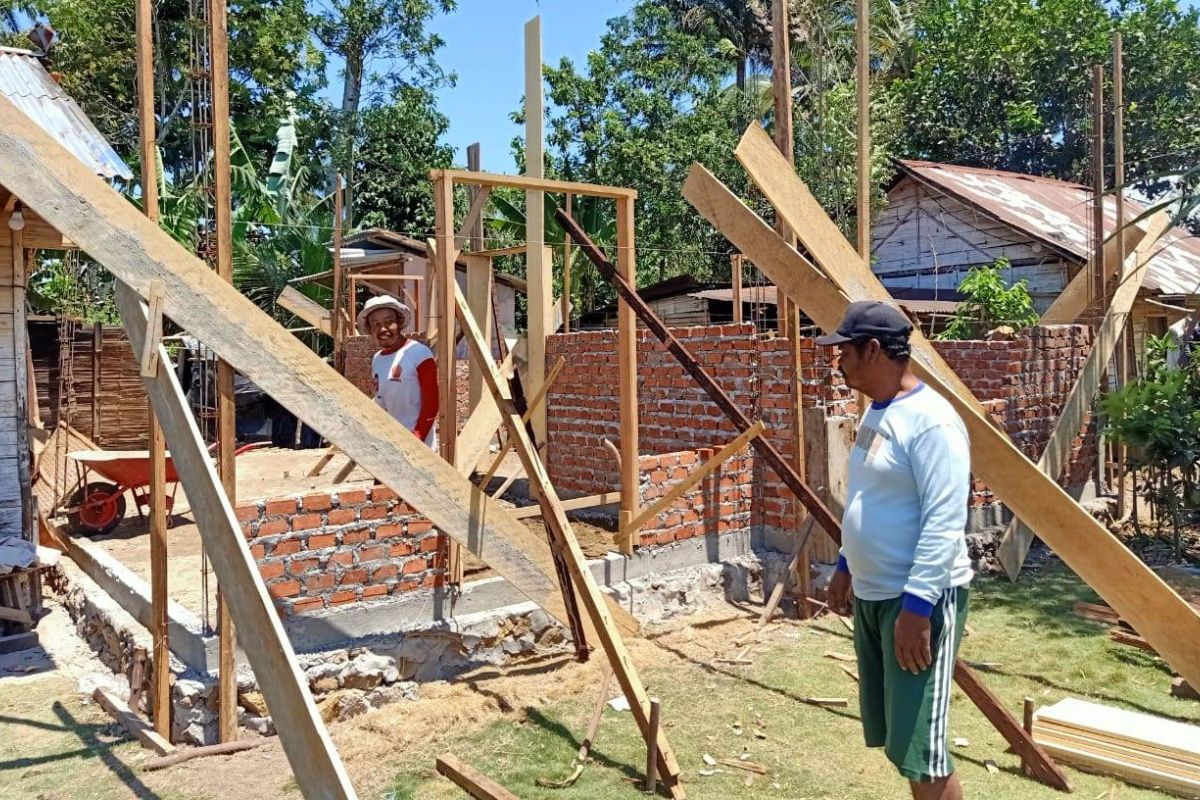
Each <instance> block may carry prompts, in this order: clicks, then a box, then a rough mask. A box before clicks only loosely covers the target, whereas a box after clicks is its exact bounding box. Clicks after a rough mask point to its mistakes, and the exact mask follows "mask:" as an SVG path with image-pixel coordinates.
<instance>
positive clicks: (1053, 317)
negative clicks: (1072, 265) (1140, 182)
mask: <svg viewBox="0 0 1200 800" xmlns="http://www.w3.org/2000/svg"><path fill="white" fill-rule="evenodd" d="M1150 219H1151V218H1150V217H1147V218H1146V219H1143V220H1140V221H1138V222H1137V223H1136V224H1128V223H1127V224H1126V225H1125V226H1124V227H1123V228H1122V229H1121V230H1122V231H1123V232H1124V243H1123V244H1122V243H1120V242H1119V240H1118V238H1117V237H1115V236H1114V237H1109V239H1108V241H1107V242H1105V243H1104V250H1105V252H1104V264H1105V266H1106V267H1107V269H1108V270H1110V272H1109V274H1108V276H1107V277H1108V278H1112V277H1113V276H1115V275H1116V273H1117V270H1119V269H1121V266H1122V265H1123V264H1124V263H1125V262H1126V261H1127V260H1128V258H1129V256H1130V255H1132V253H1133V252H1134V250H1135V249H1137V247H1138V246H1139V245H1140V244H1141V242H1142V241H1143V239H1145V237H1146V236H1147V235H1148V225H1149V223H1150ZM1090 280H1091V276H1090V275H1088V271H1087V270H1086V269H1083V270H1080V271H1079V272H1078V273H1076V275H1075V277H1074V278H1072V279H1071V280H1070V282H1068V283H1067V286H1066V288H1065V289H1063V290H1062V291H1061V292H1060V293H1059V295H1058V297H1056V298H1054V302H1053V303H1051V304H1050V308H1048V309H1046V313H1045V314H1042V318H1041V319H1040V320H1038V324H1039V325H1074V324H1075V322H1076V321H1077V320H1078V319H1079V317H1080V315H1082V314H1083V312H1084V311H1086V310H1087V307H1088V303H1089V302H1091V299H1092V298H1091V294H1092V287H1091V284H1090V283H1089V281H1090Z"/></svg>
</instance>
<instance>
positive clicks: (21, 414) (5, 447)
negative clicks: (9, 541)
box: [0, 215, 29, 536]
mask: <svg viewBox="0 0 1200 800" xmlns="http://www.w3.org/2000/svg"><path fill="white" fill-rule="evenodd" d="M4 223H5V224H3V227H0V237H2V239H3V241H4V242H5V244H4V245H0V536H9V535H11V536H23V535H24V534H25V529H26V524H25V523H26V520H25V514H24V511H23V503H22V498H23V494H22V487H23V485H24V488H25V489H26V491H27V490H28V480H29V474H28V466H27V465H28V447H27V446H26V444H25V441H26V439H25V424H26V423H25V407H24V402H23V401H24V396H25V393H24V392H20V393H18V391H17V379H18V377H22V378H23V377H24V374H25V370H24V368H23V367H24V358H25V353H24V350H21V351H20V352H18V349H17V344H18V337H17V336H16V330H17V325H18V324H24V315H23V314H21V317H22V318H21V319H20V320H18V319H17V313H16V312H17V310H18V309H17V308H16V305H15V302H14V301H15V300H16V299H17V288H16V287H17V285H18V283H19V279H18V277H17V276H16V274H15V270H14V265H13V250H12V248H11V247H9V246H8V244H7V243H8V242H9V241H11V239H10V231H9V229H8V225H7V215H5V216H4ZM21 277H22V278H23V277H24V276H21ZM21 303H22V305H23V298H21ZM18 358H20V359H21V360H22V361H21V363H22V367H21V368H18V366H17V359H18ZM18 396H19V397H20V399H18Z"/></svg>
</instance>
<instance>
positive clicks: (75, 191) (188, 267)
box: [0, 97, 637, 632]
mask: <svg viewBox="0 0 1200 800" xmlns="http://www.w3.org/2000/svg"><path fill="white" fill-rule="evenodd" d="M24 120H25V116H24V114H23V112H21V111H20V110H19V109H18V108H16V107H15V106H14V105H13V104H12V103H11V102H10V101H9V100H8V99H7V98H4V97H0V185H4V186H6V187H8V188H10V189H13V190H14V191H17V192H19V193H20V194H21V196H22V197H25V196H28V197H31V198H34V199H35V200H36V202H38V203H39V204H43V205H44V207H45V209H46V210H47V211H48V212H49V213H52V214H53V215H54V223H55V225H56V226H58V227H60V228H62V229H63V230H64V231H66V232H69V235H71V236H72V238H74V239H77V240H79V241H80V242H81V246H82V247H84V248H85V249H86V250H87V252H88V253H89V254H90V255H91V256H92V257H93V258H95V259H97V260H98V261H99V262H100V263H101V264H103V265H104V266H105V267H107V269H108V270H109V271H110V272H112V273H113V274H114V275H115V276H116V277H118V278H120V279H121V280H122V281H124V282H126V283H128V284H130V285H131V287H132V288H134V290H135V291H140V292H145V291H146V290H147V287H148V285H149V282H150V281H151V280H153V279H154V278H160V279H162V280H163V282H164V283H165V284H166V288H167V291H166V295H165V296H164V308H165V311H166V314H167V316H168V317H170V318H171V319H172V320H173V321H174V322H176V323H177V324H179V325H180V327H182V328H184V329H185V330H187V331H188V332H189V333H191V334H192V335H194V336H196V337H197V338H199V339H200V340H201V341H203V342H204V343H205V344H206V345H208V346H209V347H211V348H212V349H213V350H214V351H216V352H217V353H218V354H219V355H220V356H221V357H222V358H225V359H226V360H228V361H229V362H230V363H231V364H232V365H233V366H234V367H235V368H236V369H237V370H238V371H239V372H241V373H242V374H243V375H245V376H246V377H247V378H249V379H250V380H252V381H254V383H256V384H257V385H258V386H260V387H262V389H263V390H264V391H266V392H268V393H270V395H271V396H272V397H273V398H274V399H275V400H276V401H278V402H279V403H280V404H281V405H282V406H283V407H284V408H287V409H288V410H289V411H291V412H292V413H293V414H295V415H296V416H297V417H298V418H300V419H301V420H302V421H304V422H305V423H307V424H308V425H309V426H310V427H313V428H314V429H316V430H318V431H320V432H321V433H322V435H324V436H325V438H326V439H328V440H329V441H330V442H332V443H334V444H336V445H338V446H339V447H340V448H341V449H342V451H343V452H344V453H345V454H346V455H347V456H348V457H350V458H352V459H354V460H355V461H357V462H358V463H359V465H360V466H362V467H363V468H364V469H366V470H367V471H368V472H370V473H371V474H373V475H375V476H377V477H378V478H379V479H380V480H381V481H383V482H384V483H385V484H386V485H389V486H394V487H399V488H400V489H401V490H402V491H403V493H404V499H405V501H406V502H407V503H409V504H410V505H412V506H413V507H414V508H415V509H416V510H417V511H419V512H420V513H421V514H423V515H425V516H426V517H427V518H428V519H429V520H430V521H431V522H432V523H433V524H434V525H435V526H436V527H437V528H438V529H439V530H442V531H445V532H447V533H449V534H450V535H451V536H454V537H461V540H462V541H463V542H464V544H465V545H466V546H467V548H468V549H469V550H470V551H471V552H473V553H474V554H475V555H476V556H478V557H479V558H480V559H481V560H482V561H484V562H485V563H487V564H488V565H490V566H491V567H493V568H494V569H495V570H496V571H497V572H498V573H499V574H501V575H502V576H504V577H506V578H507V579H508V580H509V581H511V582H512V584H513V586H514V587H515V588H516V589H517V590H518V591H521V592H522V593H523V594H525V596H526V597H528V598H529V599H530V600H531V601H533V602H535V603H537V604H538V605H541V606H542V607H543V608H544V609H546V611H547V612H548V613H550V614H551V615H552V616H554V617H555V618H556V619H560V620H563V621H566V613H565V610H564V608H563V604H562V599H561V597H560V596H559V592H558V589H557V587H556V583H555V580H554V578H553V577H552V576H553V575H554V567H553V562H552V559H551V555H550V548H549V547H548V546H547V545H546V543H545V541H544V540H543V539H542V538H541V537H539V536H537V535H536V534H535V533H534V532H533V531H530V530H529V529H528V528H527V527H526V526H525V524H524V523H522V522H521V521H520V520H516V519H514V518H513V517H512V515H511V513H510V512H509V511H508V510H507V509H504V508H503V507H502V506H500V505H499V504H497V503H490V502H489V501H488V498H487V496H486V495H484V493H483V492H481V491H480V490H479V489H478V488H477V487H475V486H473V485H472V484H471V483H469V482H468V481H467V480H465V479H464V478H462V477H461V476H460V475H459V474H458V473H457V471H456V470H455V469H454V468H453V467H451V466H450V465H448V464H446V463H445V462H443V461H442V460H441V459H440V458H439V457H438V456H437V454H435V453H433V452H431V451H430V450H429V448H428V447H426V446H424V445H423V444H422V443H420V442H418V441H417V440H416V438H415V437H414V436H412V434H411V433H409V432H407V431H405V430H404V428H403V427H402V426H401V425H400V424H399V423H397V422H396V421H395V420H393V419H392V418H391V417H390V416H389V415H388V414H387V412H386V411H384V410H383V409H382V408H380V407H379V406H377V405H376V404H375V403H374V402H373V401H372V400H371V398H369V397H367V396H365V395H364V394H363V393H362V392H360V391H359V390H358V389H357V388H355V387H354V386H353V385H352V384H350V383H349V382H348V381H347V380H346V379H345V378H344V377H343V376H341V375H339V374H338V373H337V371H336V370H334V369H333V368H332V367H330V366H329V365H328V364H325V363H324V362H323V361H322V360H321V359H320V357H319V356H317V355H316V354H315V353H313V352H312V351H311V350H309V349H308V348H307V347H306V346H305V345H304V344H303V343H302V342H300V341H298V340H297V339H296V337H295V336H293V335H292V334H291V333H288V331H287V330H286V329H285V328H283V327H282V326H281V325H279V324H278V323H276V322H275V321H274V320H272V319H271V318H270V317H268V316H267V315H266V314H265V313H263V312H262V311H261V310H260V309H259V308H257V307H256V306H255V305H254V303H252V302H251V301H250V300H248V299H247V298H246V297H244V296H242V295H241V294H240V293H239V292H238V291H237V290H236V289H234V288H233V287H232V286H229V285H228V284H226V283H225V282H223V281H221V280H220V279H219V278H218V277H217V276H216V275H215V274H213V273H212V271H211V270H209V269H208V268H207V267H206V266H205V265H204V263H203V262H201V261H199V260H198V259H197V258H196V257H195V256H193V255H192V254H190V253H188V252H187V251H186V250H185V249H184V248H183V247H182V246H181V245H179V244H178V243H177V242H175V241H174V240H172V239H171V237H170V236H168V235H167V234H166V233H164V232H163V231H162V230H160V229H159V228H158V227H157V226H155V225H154V224H153V223H151V222H149V221H148V220H145V219H144V218H142V216H141V215H140V214H138V213H137V210H136V209H135V208H133V207H132V206H131V205H130V204H129V202H128V201H127V200H126V199H125V198H124V197H122V196H121V195H120V194H118V193H117V192H116V191H114V190H113V189H112V188H111V187H110V186H108V184H106V183H105V182H104V181H103V180H101V179H100V178H98V177H96V176H95V175H92V174H91V173H89V172H88V170H87V169H86V168H85V167H83V166H82V165H81V164H79V162H78V159H75V158H74V157H73V156H72V155H70V153H68V152H67V151H66V150H64V149H63V148H62V146H61V145H59V144H58V143H57V142H56V141H55V140H54V139H53V138H51V137H50V136H49V135H47V134H46V133H45V132H43V131H41V129H40V128H37V127H36V126H30V125H28V124H26V123H25V122H24ZM17 165H21V166H20V168H18V167H17ZM32 165H37V168H36V169H32V168H31V166H32ZM163 372H168V371H167V370H164V371H163ZM185 488H186V487H185ZM614 608H615V607H614ZM613 613H614V615H615V616H616V617H617V618H618V620H619V621H620V624H621V625H622V627H623V629H626V630H628V631H630V632H636V631H637V623H636V621H634V620H633V618H632V617H631V616H630V615H628V614H627V613H624V612H621V611H619V609H617V610H614V612H613Z"/></svg>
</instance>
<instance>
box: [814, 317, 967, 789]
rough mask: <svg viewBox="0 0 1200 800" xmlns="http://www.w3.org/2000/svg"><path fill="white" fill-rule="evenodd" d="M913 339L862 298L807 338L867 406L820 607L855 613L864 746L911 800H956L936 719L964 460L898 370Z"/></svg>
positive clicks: (916, 385) (943, 703)
mask: <svg viewBox="0 0 1200 800" xmlns="http://www.w3.org/2000/svg"><path fill="white" fill-rule="evenodd" d="M911 333H912V325H911V324H909V321H908V319H907V318H905V316H904V315H903V314H902V313H901V312H900V311H899V310H898V309H896V308H894V307H892V306H890V305H887V304H886V303H879V302H872V301H863V302H857V303H851V304H850V306H849V307H848V308H847V309H846V316H845V317H844V318H843V319H842V323H841V325H839V326H838V329H837V331H836V332H835V333H831V334H828V335H826V336H820V337H818V338H817V344H819V345H825V346H831V347H832V346H836V347H839V348H840V350H841V353H840V357H839V359H838V366H839V368H840V370H841V372H842V375H843V376H845V379H846V385H847V386H849V387H850V388H851V389H856V390H858V391H860V392H862V393H864V394H865V395H867V396H868V397H870V398H871V400H872V401H873V402H872V403H871V406H870V408H869V409H867V411H866V413H865V414H864V415H863V417H862V421H861V423H860V424H859V428H858V434H857V436H856V438H855V442H854V448H853V450H852V451H851V454H850V472H849V484H848V486H847V492H846V510H845V512H844V513H843V515H842V549H841V554H840V557H839V559H838V566H837V571H836V572H835V573H834V577H833V580H832V582H831V583H830V586H829V605H830V607H831V608H832V609H833V610H834V611H836V612H837V613H840V614H848V613H851V611H852V612H853V614H854V649H855V652H856V654H857V656H858V672H859V677H860V682H859V705H860V710H861V717H862V724H863V733H864V734H865V738H866V743H867V747H882V748H884V753H885V754H886V756H887V758H888V760H889V761H891V762H892V763H893V764H894V765H895V766H896V768H897V769H898V770H899V772H900V774H901V775H903V776H904V777H905V778H907V779H908V781H909V787H910V789H911V791H912V796H913V797H914V798H916V799H917V800H960V799H961V798H962V787H961V786H960V785H959V782H958V777H957V776H956V775H955V774H954V764H953V763H952V762H951V760H950V752H949V748H948V741H947V721H948V715H949V708H950V691H951V686H952V681H953V676H954V661H955V658H956V657H957V653H958V644H959V640H960V639H961V637H962V631H963V626H964V625H965V624H966V619H967V586H968V584H969V583H970V581H971V577H972V571H971V560H970V558H969V557H968V555H967V546H966V538H965V535H964V529H965V527H966V522H967V501H968V499H969V498H970V470H971V457H970V449H969V445H968V441H967V430H966V427H965V426H964V425H963V422H962V420H961V419H960V418H959V416H958V414H957V413H956V412H955V411H954V408H953V407H952V406H951V405H950V403H948V402H947V401H946V399H945V398H943V397H942V396H941V395H939V394H938V393H937V392H935V391H933V390H932V389H929V388H926V386H925V384H924V383H923V382H921V380H920V379H919V378H917V377H916V375H914V374H913V372H912V370H911V368H910V366H909V335H910V334H911Z"/></svg>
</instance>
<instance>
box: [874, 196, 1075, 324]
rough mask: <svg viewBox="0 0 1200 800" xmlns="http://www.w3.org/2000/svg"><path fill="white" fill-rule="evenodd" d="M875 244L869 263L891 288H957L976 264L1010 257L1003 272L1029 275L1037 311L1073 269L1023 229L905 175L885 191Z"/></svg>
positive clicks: (1012, 277) (1046, 304)
mask: <svg viewBox="0 0 1200 800" xmlns="http://www.w3.org/2000/svg"><path fill="white" fill-rule="evenodd" d="M871 249H872V253H873V256H874V258H873V262H872V267H871V268H872V270H874V272H875V274H876V275H878V276H879V277H880V278H881V279H882V280H883V283H884V285H885V286H888V287H889V288H920V289H942V290H948V291H953V290H955V289H957V288H958V286H959V284H960V283H962V281H963V279H964V278H965V277H966V276H967V273H968V272H970V270H971V268H972V267H977V266H981V265H986V264H992V263H994V262H995V261H996V260H997V259H999V258H1007V259H1008V260H1009V261H1010V262H1012V267H1011V268H1010V269H1009V270H1008V273H1007V274H1006V276H1005V277H1006V278H1007V279H1008V280H1009V281H1010V282H1015V281H1018V280H1021V279H1022V278H1024V279H1026V280H1028V281H1029V290H1030V292H1031V293H1032V294H1033V297H1034V302H1035V304H1036V306H1037V307H1038V309H1039V310H1045V309H1046V308H1048V307H1049V306H1050V303H1051V302H1052V301H1053V299H1054V298H1055V297H1056V296H1057V295H1058V293H1059V292H1061V291H1062V289H1063V287H1064V286H1065V285H1066V281H1067V270H1068V266H1069V265H1068V264H1067V263H1065V262H1064V261H1063V260H1062V259H1061V257H1060V255H1059V254H1058V253H1056V252H1053V251H1051V250H1050V249H1049V248H1047V247H1045V246H1044V245H1042V244H1041V243H1039V242H1035V241H1033V240H1032V239H1031V238H1029V237H1028V236H1026V235H1025V234H1023V233H1021V232H1020V231H1017V230H1015V229H1013V228H1011V227H1009V226H1007V225H1005V224H1003V223H1001V222H997V221H996V220H994V219H993V218H991V217H989V216H987V215H986V214H984V213H983V212H981V211H979V210H977V209H975V208H973V207H971V206H968V205H966V204H964V203H962V202H960V201H958V200H956V199H954V198H952V197H950V196H948V195H946V194H943V193H940V192H935V191H932V190H930V189H928V188H927V187H925V186H923V185H922V184H919V183H917V182H916V181H914V180H913V179H912V178H907V177H906V178H903V179H902V180H901V181H900V182H899V183H898V184H897V185H896V186H895V188H893V189H892V191H891V192H889V193H888V207H887V208H886V209H885V210H884V211H883V212H882V213H881V214H880V215H879V219H878V221H877V222H876V224H875V229H874V232H873V236H872V242H871ZM1070 267H1071V268H1072V269H1073V268H1075V265H1070Z"/></svg>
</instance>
